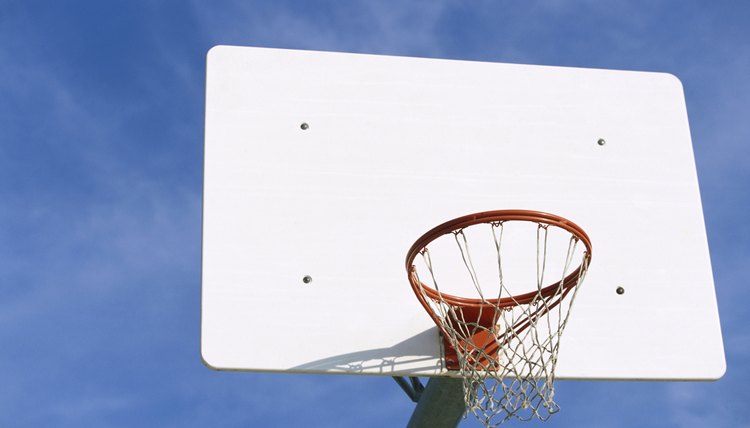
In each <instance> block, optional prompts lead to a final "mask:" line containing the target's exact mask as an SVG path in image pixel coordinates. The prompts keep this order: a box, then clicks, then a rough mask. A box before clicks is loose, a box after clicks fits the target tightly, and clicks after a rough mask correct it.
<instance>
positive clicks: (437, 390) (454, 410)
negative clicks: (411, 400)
mask: <svg viewBox="0 0 750 428" xmlns="http://www.w3.org/2000/svg"><path fill="white" fill-rule="evenodd" d="M465 411H466V405H465V404H464V387H463V379H461V378H451V377H433V378H430V380H429V381H428V382H427V386H425V388H424V391H422V396H421V397H420V398H419V402H418V403H417V407H416V408H415V409H414V413H413V414H412V415H411V419H410V420H409V424H408V425H407V426H406V428H456V427H457V426H458V424H459V423H460V422H461V419H462V417H463V415H464V412H465Z"/></svg>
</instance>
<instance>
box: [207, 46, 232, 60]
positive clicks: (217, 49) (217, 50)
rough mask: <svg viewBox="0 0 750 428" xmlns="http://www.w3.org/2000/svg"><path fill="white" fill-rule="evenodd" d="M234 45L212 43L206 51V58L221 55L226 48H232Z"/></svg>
mask: <svg viewBox="0 0 750 428" xmlns="http://www.w3.org/2000/svg"><path fill="white" fill-rule="evenodd" d="M233 47H234V46H230V45H214V46H211V47H210V48H209V49H208V51H206V60H207V61H210V60H211V59H212V58H214V57H216V56H217V55H221V54H222V53H223V52H226V51H227V50H230V49H232V48H233Z"/></svg>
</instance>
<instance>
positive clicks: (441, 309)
mask: <svg viewBox="0 0 750 428" xmlns="http://www.w3.org/2000/svg"><path fill="white" fill-rule="evenodd" d="M576 227H577V226H576ZM581 233H583V232H582V231H581ZM584 236H585V234H584ZM586 239H587V240H588V238H586ZM418 253H419V255H420V257H416V258H415V259H414V264H413V266H412V267H411V272H410V279H411V282H412V286H413V287H414V288H415V291H416V292H417V296H418V297H420V296H421V297H420V301H422V304H423V305H425V307H426V308H427V309H428V312H432V313H431V316H432V317H433V319H434V320H435V322H436V323H437V324H438V327H440V330H441V331H442V334H443V340H444V347H445V355H446V365H447V366H448V368H449V369H452V370H457V374H458V375H460V376H461V377H463V379H464V400H465V402H466V406H467V414H469V413H473V414H474V415H475V416H476V417H477V418H478V419H479V420H480V421H481V422H482V423H483V424H484V425H485V426H487V427H496V426H498V425H500V424H502V423H503V422H505V421H508V420H511V419H519V420H531V419H534V418H538V419H541V420H546V419H547V418H549V417H550V415H552V414H553V413H555V412H557V411H558V410H559V407H558V406H557V404H556V403H555V401H554V385H553V384H554V380H555V367H556V364H557V356H558V351H559V347H560V337H561V336H562V333H563V330H564V329H565V325H566V323H567V321H568V316H569V314H570V308H571V306H572V304H573V301H574V300H575V295H576V292H577V290H578V288H579V286H580V284H581V282H582V281H583V278H584V276H585V272H586V269H587V267H588V262H589V259H590V248H588V241H587V242H586V245H584V244H583V243H581V240H580V238H579V237H578V236H577V235H576V234H574V233H572V232H571V231H570V230H567V228H562V227H557V226H555V225H550V224H548V223H542V222H537V221H492V222H489V223H480V224H475V225H471V226H469V227H463V228H460V229H456V230H452V231H450V232H448V233H445V234H442V235H440V236H439V237H438V238H436V239H434V240H432V241H430V242H429V243H428V244H426V245H425V246H424V247H422V248H419V252H418ZM553 255H554V257H553ZM457 296H462V297H457Z"/></svg>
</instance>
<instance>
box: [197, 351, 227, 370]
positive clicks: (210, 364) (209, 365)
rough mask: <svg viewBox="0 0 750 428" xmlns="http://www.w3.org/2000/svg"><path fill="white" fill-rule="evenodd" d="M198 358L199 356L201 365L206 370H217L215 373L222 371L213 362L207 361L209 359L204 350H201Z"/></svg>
mask: <svg viewBox="0 0 750 428" xmlns="http://www.w3.org/2000/svg"><path fill="white" fill-rule="evenodd" d="M200 356H201V362H203V365H204V366H206V367H207V368H209V369H211V370H217V371H218V370H222V369H221V367H219V365H218V364H216V363H215V362H211V361H209V360H210V358H209V357H208V356H207V355H206V350H205V349H203V348H201V352H200Z"/></svg>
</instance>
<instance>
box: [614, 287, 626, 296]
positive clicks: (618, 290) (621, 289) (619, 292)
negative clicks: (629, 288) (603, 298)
mask: <svg viewBox="0 0 750 428" xmlns="http://www.w3.org/2000/svg"><path fill="white" fill-rule="evenodd" d="M615 292H616V293H617V294H619V295H623V294H625V289H624V288H622V287H617V290H615Z"/></svg>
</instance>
